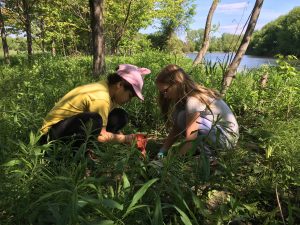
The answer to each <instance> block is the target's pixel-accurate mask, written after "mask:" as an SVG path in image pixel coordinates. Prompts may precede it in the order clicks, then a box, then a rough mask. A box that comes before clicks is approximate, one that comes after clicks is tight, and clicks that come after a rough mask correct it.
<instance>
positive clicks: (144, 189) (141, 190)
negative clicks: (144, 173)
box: [123, 178, 158, 218]
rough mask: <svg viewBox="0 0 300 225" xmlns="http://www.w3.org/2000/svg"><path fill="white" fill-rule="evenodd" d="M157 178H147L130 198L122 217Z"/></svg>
mask: <svg viewBox="0 0 300 225" xmlns="http://www.w3.org/2000/svg"><path fill="white" fill-rule="evenodd" d="M157 180H158V178H155V179H152V180H149V181H148V182H147V183H145V184H144V185H143V186H142V187H141V188H140V189H139V190H138V191H137V193H135V195H134V196H133V198H132V201H131V203H130V205H129V207H128V208H127V210H126V213H125V214H124V216H123V218H124V217H125V216H127V214H128V213H129V212H130V211H131V210H132V208H133V207H134V206H135V205H136V203H137V202H138V200H140V199H141V198H142V197H143V196H144V194H145V193H146V191H147V190H148V188H149V187H150V186H151V185H152V184H154V183H155V182H156V181H157Z"/></svg>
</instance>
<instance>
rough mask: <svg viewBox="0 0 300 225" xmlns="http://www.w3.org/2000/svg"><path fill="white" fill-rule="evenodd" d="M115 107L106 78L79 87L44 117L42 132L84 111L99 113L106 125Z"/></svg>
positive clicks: (44, 132)
mask: <svg viewBox="0 0 300 225" xmlns="http://www.w3.org/2000/svg"><path fill="white" fill-rule="evenodd" d="M114 107H115V105H114V103H113V102H112V101H111V98H110V96H109V89H108V84H107V81H106V80H102V81H100V82H98V83H92V84H87V85H83V86H80V87H77V88H75V89H73V90H71V91H70V92H69V93H67V94H66V95H65V96H64V97H63V98H62V99H60V100H59V101H58V102H57V103H56V104H55V106H54V107H53V108H52V109H51V111H50V112H49V113H48V114H47V116H46V118H45V119H44V124H43V126H42V128H41V132H42V133H43V134H46V133H47V132H48V130H49V128H50V127H51V126H52V125H54V124H56V123H58V122H59V121H61V120H64V119H66V118H69V117H71V116H74V115H77V114H79V113H83V112H96V113H99V115H100V116H101V117H102V120H103V126H106V125H107V119H108V114H109V113H110V111H111V110H112V109H113V108H114Z"/></svg>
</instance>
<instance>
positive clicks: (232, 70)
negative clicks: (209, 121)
mask: <svg viewBox="0 0 300 225" xmlns="http://www.w3.org/2000/svg"><path fill="white" fill-rule="evenodd" d="M263 2H264V0H256V2H255V5H254V7H253V10H252V12H251V17H250V21H249V23H248V26H247V30H246V32H245V34H244V37H243V39H242V42H241V45H240V47H239V48H238V50H237V52H236V54H235V56H234V58H233V60H232V62H231V63H230V65H229V66H228V69H227V71H226V72H225V74H224V76H223V81H222V90H221V95H222V96H225V94H226V92H227V90H228V88H229V86H230V84H231V82H232V79H233V78H234V77H235V74H236V70H237V68H238V66H239V65H240V62H241V60H242V57H243V56H244V54H245V52H246V50H247V48H248V45H249V43H250V39H251V36H252V33H253V31H254V28H255V25H256V22H257V19H258V17H259V14H260V10H261V8H262V5H263Z"/></svg>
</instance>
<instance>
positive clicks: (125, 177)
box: [122, 173, 130, 189]
mask: <svg viewBox="0 0 300 225" xmlns="http://www.w3.org/2000/svg"><path fill="white" fill-rule="evenodd" d="M122 179H123V187H124V189H127V188H129V187H130V182H129V180H128V178H127V176H126V174H125V173H124V174H123V176H122Z"/></svg>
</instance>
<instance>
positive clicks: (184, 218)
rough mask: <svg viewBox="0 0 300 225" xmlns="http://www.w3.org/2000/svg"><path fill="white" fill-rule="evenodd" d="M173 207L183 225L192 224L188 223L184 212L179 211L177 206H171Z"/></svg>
mask: <svg viewBox="0 0 300 225" xmlns="http://www.w3.org/2000/svg"><path fill="white" fill-rule="evenodd" d="M173 207H174V208H175V209H176V210H177V211H178V212H179V213H180V218H181V221H182V222H183V223H184V224H185V225H193V224H192V222H191V221H190V219H189V217H188V216H187V215H186V214H185V212H183V211H182V210H181V209H179V208H178V207H177V206H175V205H173Z"/></svg>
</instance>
